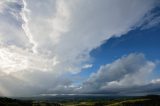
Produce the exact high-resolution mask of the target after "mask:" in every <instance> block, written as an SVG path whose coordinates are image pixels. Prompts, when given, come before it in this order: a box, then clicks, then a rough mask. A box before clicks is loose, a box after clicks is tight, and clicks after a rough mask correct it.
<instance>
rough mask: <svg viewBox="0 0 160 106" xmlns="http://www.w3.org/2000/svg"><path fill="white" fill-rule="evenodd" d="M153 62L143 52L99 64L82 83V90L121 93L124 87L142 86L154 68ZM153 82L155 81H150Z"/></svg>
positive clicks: (146, 82)
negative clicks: (102, 64) (109, 62)
mask: <svg viewBox="0 0 160 106" xmlns="http://www.w3.org/2000/svg"><path fill="white" fill-rule="evenodd" d="M155 65H156V64H155V63H154V62H152V61H148V60H146V59H145V57H144V55H143V54H130V55H128V56H123V57H122V58H120V59H118V60H116V61H114V62H113V63H111V64H106V65H104V66H101V67H100V69H99V70H98V71H97V72H96V73H93V74H92V75H91V76H90V77H89V78H88V80H87V81H86V82H84V84H83V88H82V90H83V91H87V92H90V91H92V92H99V93H101V92H106V91H107V92H113V91H116V92H118V93H121V90H122V91H123V90H126V88H131V87H136V86H143V85H146V84H148V83H150V82H148V77H149V75H150V74H151V73H152V71H153V70H154V68H155ZM152 82H155V81H152Z"/></svg>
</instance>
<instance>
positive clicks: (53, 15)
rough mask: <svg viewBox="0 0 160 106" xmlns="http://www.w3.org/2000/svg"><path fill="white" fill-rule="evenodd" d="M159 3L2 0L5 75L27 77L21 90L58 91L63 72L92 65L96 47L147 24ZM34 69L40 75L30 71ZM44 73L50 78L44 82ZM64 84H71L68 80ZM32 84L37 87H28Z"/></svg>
mask: <svg viewBox="0 0 160 106" xmlns="http://www.w3.org/2000/svg"><path fill="white" fill-rule="evenodd" d="M156 3H157V0H148V1H146V0H134V1H128V0H122V1H119V0H107V1H106V0H102V1H101V2H99V1H97V0H88V1H86V0H76V1H75V0H68V1H65V0H2V1H1V2H0V6H1V7H0V23H1V26H0V45H1V46H0V59H1V63H0V64H1V66H0V72H1V73H0V74H1V75H2V76H3V78H4V77H6V78H4V80H5V81H4V80H3V81H4V82H5V83H6V82H7V81H8V82H9V81H11V79H13V81H12V84H13V85H14V83H16V82H17V80H21V81H20V82H24V83H25V85H24V86H25V87H22V89H19V90H18V91H23V92H24V94H27V93H28V92H31V89H32V90H33V91H34V90H36V89H38V88H37V87H35V86H39V88H41V90H39V93H40V92H41V93H44V92H47V91H54V90H53V89H51V88H52V87H53V85H54V84H53V83H56V78H57V77H60V76H63V75H64V74H70V73H74V74H76V73H78V72H80V71H81V70H82V69H84V68H86V67H88V68H89V67H91V65H88V66H87V65H86V64H90V61H91V59H90V52H91V51H92V50H93V49H95V48H97V47H99V46H100V45H102V44H103V42H105V41H107V40H108V39H110V38H112V37H120V36H122V35H123V34H125V33H127V32H128V31H130V30H132V29H134V28H136V27H138V26H140V25H143V24H142V23H141V22H142V21H143V18H144V17H145V16H146V14H152V13H151V10H152V9H154V8H155V7H156V5H157V4H156ZM139 23H141V24H139ZM15 73H16V75H15ZM31 73H32V76H35V77H36V78H33V77H31V76H30V77H28V76H29V75H30V74H31ZM42 73H45V74H43V76H42ZM48 73H50V74H51V76H50V74H48ZM11 76H12V77H11ZM47 76H48V77H51V79H52V78H53V80H51V79H50V78H49V79H48V77H47ZM15 77H16V78H15ZM7 79H10V80H7ZM15 79H16V80H15ZM22 79H23V80H22ZM42 79H43V80H45V79H46V81H47V83H45V82H43V84H42V83H39V82H41V81H42ZM14 80H15V81H14ZM3 81H2V80H1V82H3ZM31 83H34V84H35V86H34V85H33V84H31ZM21 84H22V83H19V85H21ZM46 84H47V85H46ZM50 84H51V85H52V86H50ZM55 85H56V84H55ZM60 85H61V86H60V87H61V88H63V87H62V85H65V86H69V84H68V82H67V84H64V83H63V81H62V84H60ZM56 86H58V84H57V85H56ZM0 87H1V89H0V91H1V90H3V91H4V90H6V91H5V92H6V93H5V94H7V95H15V93H14V92H12V91H13V89H14V88H13V89H9V88H8V85H5V86H3V84H2V83H1V85H0ZM28 87H29V88H31V89H30V90H26V88H28ZM2 88H3V89H2ZM6 88H7V89H6ZM64 88H66V87H64ZM14 90H16V89H14ZM25 91H26V92H27V93H25ZM23 92H21V95H23ZM5 94H3V95H5ZM18 94H19V93H18ZM28 94H31V93H28ZM33 95H34V94H33ZM16 96H17V95H16Z"/></svg>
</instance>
